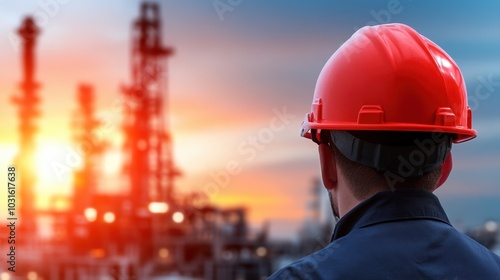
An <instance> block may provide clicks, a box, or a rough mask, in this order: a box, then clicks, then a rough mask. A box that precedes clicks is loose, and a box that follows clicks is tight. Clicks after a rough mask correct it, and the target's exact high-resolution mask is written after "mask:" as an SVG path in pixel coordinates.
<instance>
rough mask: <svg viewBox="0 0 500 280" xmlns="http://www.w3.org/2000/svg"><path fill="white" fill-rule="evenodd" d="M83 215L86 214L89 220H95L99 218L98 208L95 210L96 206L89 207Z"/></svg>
mask: <svg viewBox="0 0 500 280" xmlns="http://www.w3.org/2000/svg"><path fill="white" fill-rule="evenodd" d="M83 215H85V218H86V219H87V221H89V222H93V221H95V220H96V219H97V210H95V209H94V208H87V209H85V211H84V212H83Z"/></svg>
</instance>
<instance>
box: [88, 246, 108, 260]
mask: <svg viewBox="0 0 500 280" xmlns="http://www.w3.org/2000/svg"><path fill="white" fill-rule="evenodd" d="M90 255H91V256H92V257H93V258H96V259H100V258H104V257H105V256H106V250H104V249H102V248H96V249H92V250H90Z"/></svg>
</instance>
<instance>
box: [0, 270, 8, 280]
mask: <svg viewBox="0 0 500 280" xmlns="http://www.w3.org/2000/svg"><path fill="white" fill-rule="evenodd" d="M0 280H10V275H9V274H8V273H7V272H2V273H1V274H0Z"/></svg>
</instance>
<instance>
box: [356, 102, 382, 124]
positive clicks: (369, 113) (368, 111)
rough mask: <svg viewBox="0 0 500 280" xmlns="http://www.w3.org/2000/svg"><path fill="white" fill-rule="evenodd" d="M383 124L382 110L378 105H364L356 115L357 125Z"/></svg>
mask: <svg viewBox="0 0 500 280" xmlns="http://www.w3.org/2000/svg"><path fill="white" fill-rule="evenodd" d="M381 123H384V110H382V107H380V106H378V105H364V106H363V107H361V109H360V110H359V113H358V124H381Z"/></svg>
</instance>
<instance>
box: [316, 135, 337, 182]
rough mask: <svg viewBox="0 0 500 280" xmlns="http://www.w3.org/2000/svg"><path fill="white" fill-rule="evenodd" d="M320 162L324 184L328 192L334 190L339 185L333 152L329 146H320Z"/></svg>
mask: <svg viewBox="0 0 500 280" xmlns="http://www.w3.org/2000/svg"><path fill="white" fill-rule="evenodd" d="M318 151H319V161H320V163H321V176H322V177H323V184H324V185H325V188H326V189H328V190H331V189H333V188H334V187H335V186H336V185H337V166H336V164H335V157H334V156H333V151H332V149H331V148H330V146H328V145H327V144H319V145H318Z"/></svg>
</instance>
